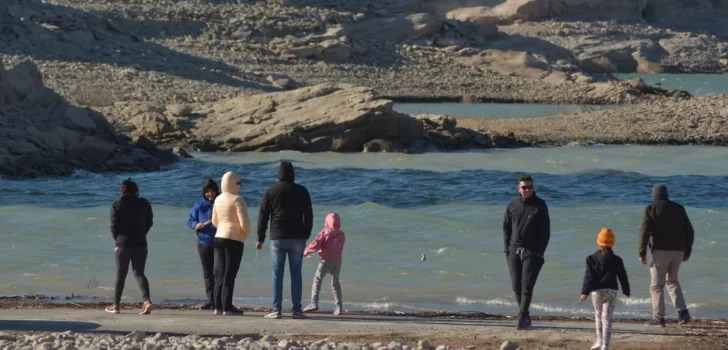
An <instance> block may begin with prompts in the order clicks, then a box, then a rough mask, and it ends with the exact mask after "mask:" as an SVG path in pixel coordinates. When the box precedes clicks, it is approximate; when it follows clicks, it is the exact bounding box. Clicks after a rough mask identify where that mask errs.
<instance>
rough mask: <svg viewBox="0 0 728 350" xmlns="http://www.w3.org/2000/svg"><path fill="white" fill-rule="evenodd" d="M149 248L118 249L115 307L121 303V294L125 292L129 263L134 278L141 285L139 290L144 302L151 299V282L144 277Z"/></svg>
mask: <svg viewBox="0 0 728 350" xmlns="http://www.w3.org/2000/svg"><path fill="white" fill-rule="evenodd" d="M147 253H148V251H147V247H119V248H118V249H116V253H115V255H116V286H115V290H114V305H119V303H120V302H121V294H122V293H123V292H124V283H125V282H126V275H127V274H128V273H129V262H131V269H132V271H133V272H134V278H136V280H137V284H139V290H141V292H142V300H143V301H150V302H151V300H150V299H149V281H148V280H147V276H145V275H144V266H145V265H146V264H147Z"/></svg>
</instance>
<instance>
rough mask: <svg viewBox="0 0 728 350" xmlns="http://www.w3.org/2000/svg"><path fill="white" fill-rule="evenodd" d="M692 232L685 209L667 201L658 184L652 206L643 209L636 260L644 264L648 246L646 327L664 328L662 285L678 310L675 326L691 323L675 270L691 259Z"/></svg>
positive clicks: (663, 186) (666, 195) (653, 193)
mask: <svg viewBox="0 0 728 350" xmlns="http://www.w3.org/2000/svg"><path fill="white" fill-rule="evenodd" d="M694 239H695V232H694V231H693V225H692V224H691V223H690V218H688V214H687V212H685V207H683V206H682V205H680V204H678V203H675V202H673V201H671V200H669V199H668V194H667V186H665V185H662V184H657V185H655V187H653V188H652V204H650V205H648V206H647V208H645V211H644V213H643V214H642V225H641V226H640V238H639V259H640V262H641V263H642V264H643V265H644V264H647V257H646V256H647V245H648V244H649V246H650V247H651V248H652V262H651V263H650V275H651V279H652V281H651V283H650V292H651V296H652V319H650V321H649V322H647V325H648V326H662V327H664V326H665V299H664V297H663V291H664V289H665V284H667V290H668V292H669V293H670V298H672V303H673V305H674V306H675V309H677V315H678V323H679V324H685V323H688V322H690V319H691V317H690V313H689V312H688V307H687V304H686V303H685V298H684V297H683V292H682V288H680V282H678V280H677V275H678V270H679V269H680V264H681V263H682V262H683V261H688V259H690V254H691V253H692V250H693V240H694Z"/></svg>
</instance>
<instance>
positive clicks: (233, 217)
mask: <svg viewBox="0 0 728 350" xmlns="http://www.w3.org/2000/svg"><path fill="white" fill-rule="evenodd" d="M221 185H222V194H220V195H219V196H217V198H215V204H214V205H213V207H212V224H213V225H214V226H215V227H217V234H215V237H216V238H227V239H232V240H236V241H240V242H245V239H246V238H248V234H250V219H248V205H247V203H245V199H244V198H243V196H241V195H240V194H239V193H240V176H238V175H237V174H235V173H234V172H232V171H228V172H227V173H225V175H223V176H222V184H221Z"/></svg>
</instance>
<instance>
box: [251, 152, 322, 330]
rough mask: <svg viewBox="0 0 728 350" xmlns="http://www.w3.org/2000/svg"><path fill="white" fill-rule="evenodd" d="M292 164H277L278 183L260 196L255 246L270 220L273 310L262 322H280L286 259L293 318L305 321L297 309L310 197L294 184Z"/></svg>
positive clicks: (310, 218) (310, 223) (310, 212)
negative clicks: (273, 319)
mask: <svg viewBox="0 0 728 350" xmlns="http://www.w3.org/2000/svg"><path fill="white" fill-rule="evenodd" d="M294 179H295V177H294V172H293V164H291V162H286V161H284V162H281V164H280V167H279V168H278V182H277V183H276V184H274V185H272V186H270V187H269V188H268V189H267V190H266V191H265V194H263V200H262V201H261V203H260V212H259V213H258V244H257V245H256V248H257V249H261V248H263V242H265V232H266V230H267V229H268V222H269V220H270V239H271V247H270V261H271V265H272V270H273V286H272V289H273V308H272V310H271V312H270V313H269V314H267V315H265V318H276V319H278V318H281V310H282V305H281V304H282V300H283V275H284V273H285V264H286V257H288V259H289V267H290V270H291V300H292V301H293V318H306V315H305V314H304V313H303V306H302V305H301V295H302V293H303V276H302V275H301V265H302V264H303V251H304V250H305V249H306V241H307V240H308V238H309V237H311V230H312V229H313V209H312V207H311V197H310V196H309V194H308V190H307V189H306V187H304V186H301V185H299V184H297V183H295V182H294Z"/></svg>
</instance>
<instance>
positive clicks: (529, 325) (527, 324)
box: [524, 316, 532, 329]
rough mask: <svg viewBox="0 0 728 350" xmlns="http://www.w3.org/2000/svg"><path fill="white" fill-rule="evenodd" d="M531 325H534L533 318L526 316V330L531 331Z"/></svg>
mask: <svg viewBox="0 0 728 350" xmlns="http://www.w3.org/2000/svg"><path fill="white" fill-rule="evenodd" d="M531 325H532V322H531V316H526V322H525V325H524V326H526V327H525V328H526V329H531Z"/></svg>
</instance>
